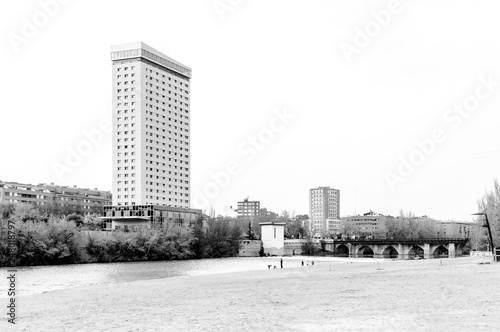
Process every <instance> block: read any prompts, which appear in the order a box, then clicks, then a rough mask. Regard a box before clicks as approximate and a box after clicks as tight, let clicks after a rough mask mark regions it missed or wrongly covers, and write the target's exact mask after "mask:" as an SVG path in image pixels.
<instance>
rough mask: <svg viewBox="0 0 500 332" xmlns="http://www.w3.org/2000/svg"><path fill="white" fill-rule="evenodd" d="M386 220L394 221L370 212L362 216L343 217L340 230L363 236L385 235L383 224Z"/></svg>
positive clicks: (389, 217) (392, 218)
mask: <svg viewBox="0 0 500 332" xmlns="http://www.w3.org/2000/svg"><path fill="white" fill-rule="evenodd" d="M388 220H394V217H392V216H386V215H383V214H380V213H377V212H373V211H370V212H367V213H365V214H363V215H357V216H349V217H343V218H342V229H343V231H344V232H345V231H346V230H348V229H351V230H354V231H356V232H358V233H359V234H360V235H364V236H370V235H375V234H378V235H380V234H383V235H385V233H386V230H387V229H386V227H385V223H386V222H387V221H388Z"/></svg>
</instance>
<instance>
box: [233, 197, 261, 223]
mask: <svg viewBox="0 0 500 332" xmlns="http://www.w3.org/2000/svg"><path fill="white" fill-rule="evenodd" d="M237 212H238V218H255V217H258V216H259V215H260V213H261V212H260V201H250V200H248V197H247V198H245V199H244V200H243V201H242V202H238V210H237Z"/></svg>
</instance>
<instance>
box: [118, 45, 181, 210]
mask: <svg viewBox="0 0 500 332" xmlns="http://www.w3.org/2000/svg"><path fill="white" fill-rule="evenodd" d="M111 60H112V75H113V79H112V89H113V91H112V102H113V106H112V111H113V117H112V118H113V138H112V139H113V205H115V206H126V205H162V206H173V207H183V208H189V206H190V79H191V69H190V68H189V67H187V66H184V65H183V64H181V63H179V62H177V61H175V60H173V59H172V58H170V57H168V56H166V55H165V54H163V53H161V52H159V51H157V50H155V49H154V48H152V47H150V46H148V45H146V44H144V43H141V42H137V43H130V44H123V45H115V46H112V47H111Z"/></svg>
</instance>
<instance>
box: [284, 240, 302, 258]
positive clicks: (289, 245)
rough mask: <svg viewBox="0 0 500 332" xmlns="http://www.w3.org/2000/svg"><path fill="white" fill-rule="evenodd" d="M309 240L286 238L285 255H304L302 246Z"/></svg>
mask: <svg viewBox="0 0 500 332" xmlns="http://www.w3.org/2000/svg"><path fill="white" fill-rule="evenodd" d="M306 242H307V240H285V256H294V255H302V247H303V245H304V243H306Z"/></svg>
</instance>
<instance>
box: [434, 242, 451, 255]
mask: <svg viewBox="0 0 500 332" xmlns="http://www.w3.org/2000/svg"><path fill="white" fill-rule="evenodd" d="M432 256H433V257H434V258H448V256H449V250H448V248H446V247H445V246H443V245H440V246H439V247H437V248H436V249H434V252H433V253H432Z"/></svg>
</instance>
